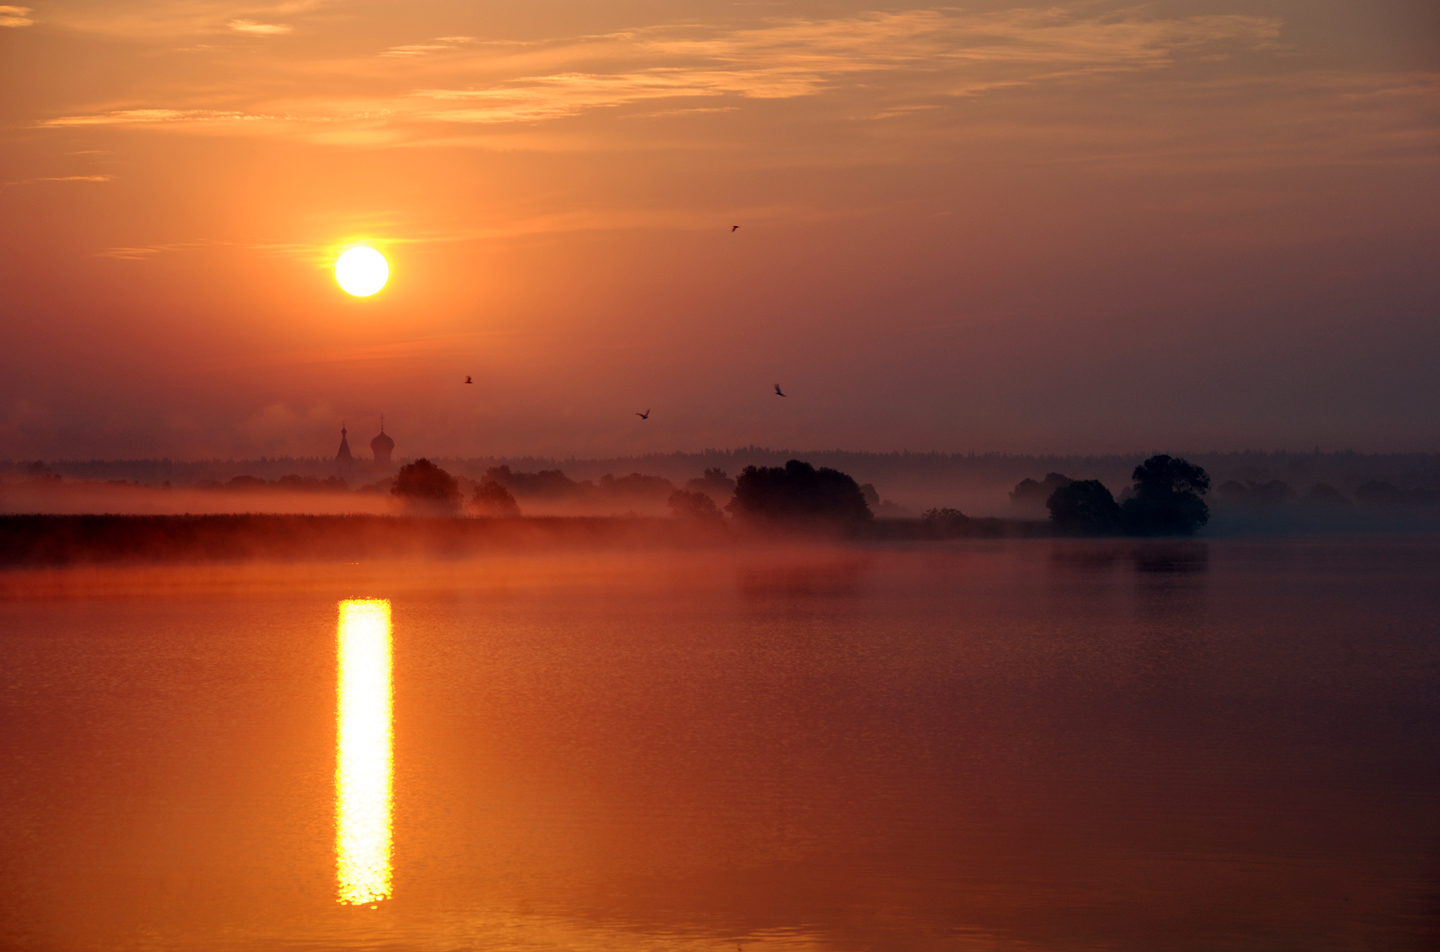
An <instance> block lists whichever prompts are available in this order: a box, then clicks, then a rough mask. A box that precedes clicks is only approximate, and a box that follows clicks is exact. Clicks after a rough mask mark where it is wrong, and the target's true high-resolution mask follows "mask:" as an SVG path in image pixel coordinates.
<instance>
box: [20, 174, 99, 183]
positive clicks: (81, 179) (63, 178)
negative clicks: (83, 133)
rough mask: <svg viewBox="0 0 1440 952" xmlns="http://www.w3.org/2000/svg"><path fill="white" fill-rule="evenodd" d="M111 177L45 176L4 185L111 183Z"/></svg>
mask: <svg viewBox="0 0 1440 952" xmlns="http://www.w3.org/2000/svg"><path fill="white" fill-rule="evenodd" d="M113 181H115V178H114V176H111V175H47V176H44V177H42V178H30V179H21V180H20V181H18V182H6V183H5V184H6V185H30V184H31V183H34V182H113Z"/></svg>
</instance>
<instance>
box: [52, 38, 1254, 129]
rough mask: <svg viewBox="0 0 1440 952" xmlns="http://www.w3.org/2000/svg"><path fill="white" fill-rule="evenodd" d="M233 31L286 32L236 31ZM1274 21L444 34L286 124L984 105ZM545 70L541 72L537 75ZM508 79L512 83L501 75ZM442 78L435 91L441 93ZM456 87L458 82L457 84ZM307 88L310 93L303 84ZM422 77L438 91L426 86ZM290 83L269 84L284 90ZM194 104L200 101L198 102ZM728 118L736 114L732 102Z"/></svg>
mask: <svg viewBox="0 0 1440 952" xmlns="http://www.w3.org/2000/svg"><path fill="white" fill-rule="evenodd" d="M230 27H231V29H234V30H240V31H242V32H249V33H257V34H272V33H277V32H280V31H282V30H288V29H289V28H288V27H280V26H270V25H267V24H261V23H256V22H254V21H249V20H232V21H231V23H230ZM1279 29H1280V24H1279V22H1278V21H1276V20H1274V19H1271V18H1264V17H1248V16H1195V17H1184V18H1177V19H1163V18H1147V17H1142V16H1139V15H1137V14H1131V15H1128V16H1123V17H1097V16H1089V17H1084V16H1078V15H1074V14H1069V13H1065V12H1063V11H1059V10H1048V11H1035V10H1011V11H1005V12H1002V13H991V14H983V15H976V14H959V13H953V12H942V11H937V10H912V11H906V12H901V13H885V14H869V15H864V16H856V17H848V18H839V19H829V20H798V19H788V20H772V21H766V22H763V23H762V24H760V25H758V26H754V27H750V28H745V29H729V30H725V29H718V28H714V27H703V26H693V25H690V26H673V25H672V26H661V27H653V28H647V29H643V30H638V31H633V32H626V33H616V34H605V35H600V36H589V37H577V38H571V39H564V40H554V41H547V42H542V43H500V44H494V43H475V42H473V38H472V37H467V36H447V37H438V38H436V39H434V40H432V41H429V42H425V43H415V44H401V45H396V46H392V47H389V48H387V49H385V50H383V51H381V52H379V53H378V54H377V55H376V58H375V60H372V63H377V64H378V63H388V64H390V65H389V66H386V67H379V66H375V65H370V66H367V65H366V64H364V63H363V62H355V61H341V62H334V63H325V62H306V63H303V64H297V63H292V64H290V67H289V68H290V69H292V71H295V77H294V79H293V80H292V81H291V82H292V83H293V85H294V86H295V87H296V93H295V94H294V95H292V96H290V97H289V98H288V99H286V108H285V110H284V114H285V116H286V118H290V119H304V120H308V121H314V120H318V119H325V120H341V119H345V118H358V117H361V114H362V113H363V118H367V119H368V118H373V116H374V115H375V114H376V113H377V112H383V113H384V114H385V115H386V117H387V120H388V121H390V122H411V123H414V122H422V123H423V122H444V123H473V124H485V125H493V124H500V123H537V122H546V121H551V120H556V119H563V118H566V117H571V116H576V115H580V114H582V113H587V112H593V111H596V110H606V109H617V108H621V107H625V106H630V105H633V104H638V103H650V102H655V101H664V100H675V101H677V103H678V101H683V100H686V99H697V98H717V97H724V98H729V99H731V100H783V99H794V98H799V97H813V96H820V95H823V94H825V93H827V92H830V91H834V90H837V89H841V88H845V87H852V88H853V87H857V86H861V85H863V86H865V87H867V88H872V87H873V88H875V89H878V90H880V91H881V92H883V93H885V94H888V95H890V96H891V97H892V98H896V99H898V100H902V101H901V102H896V103H892V111H893V107H896V106H903V105H904V102H903V100H910V101H912V102H913V101H916V100H921V99H924V98H926V97H930V98H933V97H948V96H957V95H968V96H973V95H980V94H984V93H986V92H989V91H996V90H1001V89H1010V88H1015V87H1017V86H1025V85H1034V84H1039V83H1057V82H1065V81H1076V80H1080V79H1083V78H1086V77H1093V76H1098V75H1113V74H1118V73H1127V72H1135V71H1142V70H1159V69H1164V68H1166V67H1169V66H1172V65H1174V64H1176V63H1177V62H1179V61H1181V60H1182V59H1184V58H1186V57H1200V56H1204V57H1206V58H1210V59H1215V58H1224V57H1227V56H1230V55H1233V54H1235V53H1238V52H1255V51H1262V50H1270V49H1274V48H1275V47H1276V44H1277V43H1278V36H1279ZM537 66H538V67H542V68H543V67H549V68H548V69H543V71H537V70H536V67H537ZM357 72H358V73H361V74H364V75H365V76H366V78H367V79H369V80H371V81H372V82H373V83H374V84H375V85H377V86H381V87H384V86H388V87H389V88H388V91H386V92H380V93H378V94H377V96H376V97H375V98H374V99H372V101H371V102H369V103H367V104H366V107H365V108H363V109H356V108H353V106H354V104H352V103H337V102H334V101H331V102H325V101H319V100H316V99H315V98H313V97H309V96H306V95H304V94H303V93H301V92H299V90H298V87H300V86H301V85H302V84H303V82H310V81H313V80H314V78H315V77H316V76H317V75H334V76H340V75H344V74H355V73H357ZM507 74H508V75H507ZM436 79H438V80H441V82H440V83H436V82H434V80H436ZM457 79H458V80H461V84H454V83H455V80H457ZM302 80H303V82H302ZM427 80H428V82H427ZM285 83H286V81H285V79H284V77H283V76H279V77H276V78H275V82H274V83H273V84H272V85H278V86H282V87H283V86H284V85H285ZM193 105H198V104H192V106H193ZM727 105H729V104H727ZM251 117H255V118H277V117H278V115H277V111H276V110H273V109H271V108H268V107H262V106H261V105H260V104H254V105H252V106H250V107H248V108H243V109H236V110H233V111H232V110H225V109H219V108H215V106H213V105H212V106H211V107H210V108H208V109H206V108H193V107H192V108H180V107H179V106H178V105H154V104H151V105H146V106H143V107H141V106H139V105H138V104H137V105H136V106H134V107H131V108H117V109H112V110H108V111H105V112H97V113H89V114H82V115H68V116H62V117H59V118H56V119H51V120H49V121H48V122H46V123H45V124H47V125H52V126H66V125H99V124H138V123H162V122H178V121H188V122H198V121H217V120H237V119H241V118H251Z"/></svg>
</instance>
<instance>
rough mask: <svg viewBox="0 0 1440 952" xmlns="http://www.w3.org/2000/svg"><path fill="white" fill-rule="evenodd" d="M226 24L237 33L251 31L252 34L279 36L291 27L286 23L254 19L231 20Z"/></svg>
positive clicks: (287, 31)
mask: <svg viewBox="0 0 1440 952" xmlns="http://www.w3.org/2000/svg"><path fill="white" fill-rule="evenodd" d="M225 25H226V26H228V27H229V28H230V29H232V30H234V31H235V32H236V33H249V34H251V35H252V36H279V35H281V34H284V33H289V32H290V27H289V26H287V25H286V24H284V23H257V22H255V21H254V20H231V21H230V22H229V23H227V24H225Z"/></svg>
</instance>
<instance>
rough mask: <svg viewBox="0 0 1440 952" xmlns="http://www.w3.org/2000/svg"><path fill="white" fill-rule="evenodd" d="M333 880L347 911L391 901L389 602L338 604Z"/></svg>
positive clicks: (357, 601) (391, 759) (391, 781)
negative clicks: (337, 697)
mask: <svg viewBox="0 0 1440 952" xmlns="http://www.w3.org/2000/svg"><path fill="white" fill-rule="evenodd" d="M337 637H338V640H339V666H338V667H339V671H338V678H339V683H338V694H339V705H338V716H337V718H336V728H335V746H336V757H335V875H336V880H337V882H338V883H339V901H340V902H342V903H346V904H349V905H361V904H365V903H374V902H379V901H380V900H381V899H387V898H389V896H390V886H391V836H392V833H391V807H392V802H393V796H394V790H393V780H392V775H393V770H392V767H393V754H392V751H391V727H390V705H391V700H390V602H388V601H386V600H384V599H374V598H370V599H351V600H347V601H342V602H341V603H340V625H339V630H338V634H337Z"/></svg>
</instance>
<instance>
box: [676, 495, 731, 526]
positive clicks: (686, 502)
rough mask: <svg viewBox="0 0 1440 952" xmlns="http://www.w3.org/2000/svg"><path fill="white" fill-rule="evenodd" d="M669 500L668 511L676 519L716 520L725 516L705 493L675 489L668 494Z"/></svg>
mask: <svg viewBox="0 0 1440 952" xmlns="http://www.w3.org/2000/svg"><path fill="white" fill-rule="evenodd" d="M669 502H670V513H671V515H673V516H674V517H675V518H676V519H709V520H718V519H723V518H725V517H724V515H723V514H722V513H721V512H720V507H719V506H717V505H715V500H713V499H711V498H710V496H709V495H708V494H706V493H702V492H691V491H689V490H686V489H677V490H675V491H674V492H673V493H671V494H670V501H669Z"/></svg>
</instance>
